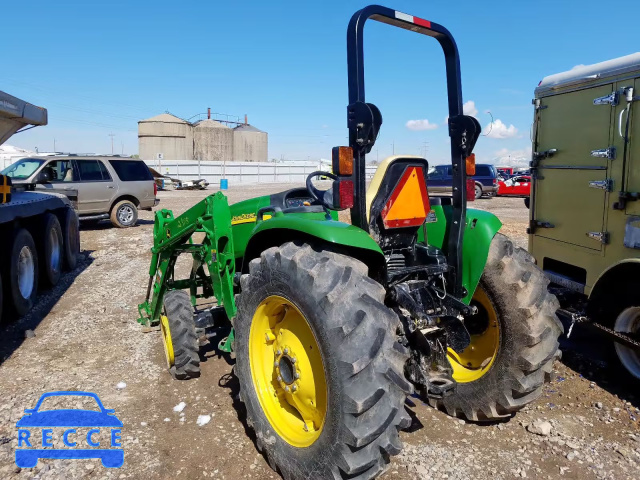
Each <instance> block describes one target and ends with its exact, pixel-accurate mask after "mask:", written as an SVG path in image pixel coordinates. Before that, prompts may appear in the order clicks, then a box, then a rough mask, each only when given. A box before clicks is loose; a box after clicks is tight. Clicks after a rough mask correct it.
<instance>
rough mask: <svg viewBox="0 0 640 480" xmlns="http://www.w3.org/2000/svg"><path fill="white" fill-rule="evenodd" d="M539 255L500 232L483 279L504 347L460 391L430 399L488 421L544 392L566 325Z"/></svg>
mask: <svg viewBox="0 0 640 480" xmlns="http://www.w3.org/2000/svg"><path fill="white" fill-rule="evenodd" d="M548 284H549V281H548V280H547V279H546V277H545V276H544V274H543V272H542V271H541V270H540V269H539V268H538V267H537V266H536V265H535V263H534V260H533V257H532V256H531V255H530V254H529V253H528V252H527V251H525V250H523V249H521V248H517V247H515V246H514V245H513V243H512V242H511V241H510V240H509V239H508V238H507V237H505V236H504V235H502V234H497V235H496V236H495V237H494V239H493V241H492V243H491V247H490V250H489V258H488V259H487V263H486V266H485V269H484V272H483V274H482V278H481V280H480V287H481V288H483V289H484V291H485V292H486V294H487V296H488V297H489V300H490V302H491V304H492V305H493V307H494V310H495V313H496V316H497V319H498V324H499V329H500V339H499V346H498V350H497V353H496V356H495V360H494V361H493V364H491V367H490V369H489V370H488V371H487V372H486V373H485V374H484V375H482V376H481V377H480V378H479V379H477V380H475V381H471V382H467V383H458V385H457V389H456V392H455V393H454V394H453V395H451V396H448V397H445V398H444V399H438V400H433V399H432V400H430V403H431V405H432V406H434V407H436V408H440V409H441V410H444V411H445V412H447V413H448V414H449V415H451V416H454V417H459V418H466V419H467V420H471V421H476V422H483V421H494V420H498V419H501V418H507V417H510V416H512V415H513V414H514V413H515V412H517V411H518V410H520V409H521V408H523V407H524V406H525V405H527V404H529V403H531V402H532V401H534V400H535V399H537V398H538V397H539V396H540V395H541V394H542V389H543V385H544V383H545V381H550V379H551V373H552V369H553V364H554V361H555V360H556V359H557V358H560V355H561V353H560V350H559V348H558V347H559V343H558V338H559V337H560V335H561V334H562V333H563V327H562V324H561V323H560V320H559V319H558V317H557V316H556V314H555V312H556V310H557V309H558V308H559V303H558V300H557V299H556V297H555V296H554V295H551V294H550V293H548V291H547V285H548Z"/></svg>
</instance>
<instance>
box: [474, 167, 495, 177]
mask: <svg viewBox="0 0 640 480" xmlns="http://www.w3.org/2000/svg"><path fill="white" fill-rule="evenodd" d="M475 176H476V177H492V176H493V175H492V173H491V168H489V165H476V175H475Z"/></svg>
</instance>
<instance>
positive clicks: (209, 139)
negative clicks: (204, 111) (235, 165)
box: [193, 120, 233, 162]
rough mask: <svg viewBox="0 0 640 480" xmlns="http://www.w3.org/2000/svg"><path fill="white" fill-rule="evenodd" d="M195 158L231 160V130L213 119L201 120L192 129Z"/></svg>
mask: <svg viewBox="0 0 640 480" xmlns="http://www.w3.org/2000/svg"><path fill="white" fill-rule="evenodd" d="M193 140H194V141H193V145H194V159H195V160H214V161H221V162H222V161H225V162H228V161H231V160H232V159H233V130H232V129H230V128H229V127H227V126H225V125H222V124H221V123H218V122H216V121H215V120H202V121H200V122H198V123H196V125H195V128H194V129H193Z"/></svg>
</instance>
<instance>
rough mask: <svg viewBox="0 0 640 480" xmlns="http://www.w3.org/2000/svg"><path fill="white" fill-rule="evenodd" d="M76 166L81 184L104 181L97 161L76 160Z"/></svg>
mask: <svg viewBox="0 0 640 480" xmlns="http://www.w3.org/2000/svg"><path fill="white" fill-rule="evenodd" d="M76 165H77V166H78V172H79V174H80V181H81V182H98V181H102V180H105V179H103V178H102V170H101V169H100V164H99V162H98V160H76ZM103 168H104V166H103ZM106 180H108V179H106Z"/></svg>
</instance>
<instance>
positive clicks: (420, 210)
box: [382, 167, 429, 228]
mask: <svg viewBox="0 0 640 480" xmlns="http://www.w3.org/2000/svg"><path fill="white" fill-rule="evenodd" d="M428 210H429V199H428V196H427V188H426V185H425V181H424V175H423V170H422V168H420V167H411V168H408V169H407V171H406V172H405V173H404V175H403V176H402V178H401V179H400V182H398V186H397V187H396V188H395V190H394V191H393V194H392V195H391V198H389V201H388V202H387V204H386V205H385V208H384V210H383V211H382V220H383V222H384V225H385V227H387V228H398V227H409V226H416V225H422V223H423V222H424V220H425V219H426V218H427V212H428Z"/></svg>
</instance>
